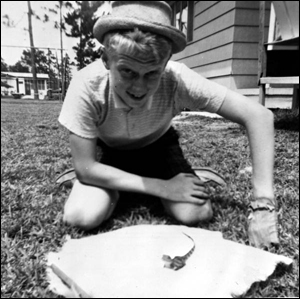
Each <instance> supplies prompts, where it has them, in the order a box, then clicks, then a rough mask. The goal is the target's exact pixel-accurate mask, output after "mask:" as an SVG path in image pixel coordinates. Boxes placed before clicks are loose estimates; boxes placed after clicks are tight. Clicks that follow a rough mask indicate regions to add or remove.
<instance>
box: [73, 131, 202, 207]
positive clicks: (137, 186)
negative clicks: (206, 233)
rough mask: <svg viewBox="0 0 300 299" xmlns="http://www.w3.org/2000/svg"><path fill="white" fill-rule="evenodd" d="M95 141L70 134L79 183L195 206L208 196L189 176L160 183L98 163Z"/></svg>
mask: <svg viewBox="0 0 300 299" xmlns="http://www.w3.org/2000/svg"><path fill="white" fill-rule="evenodd" d="M96 142H97V140H96V139H85V138H81V137H79V136H77V135H75V134H72V133H71V135H70V144H71V153H72V158H73V164H74V167H75V171H76V176H77V178H78V179H79V181H81V182H82V183H85V184H88V185H93V186H99V187H103V188H107V189H112V190H118V191H130V192H137V193H144V194H150V195H154V196H157V197H161V198H164V199H168V200H171V201H178V202H190V203H196V204H203V202H204V201H203V198H207V197H208V195H207V194H206V192H205V187H204V184H203V182H201V181H200V180H199V179H198V178H196V177H195V176H192V175H188V174H186V175H185V174H179V175H178V176H176V177H174V178H172V179H170V180H161V179H155V178H147V177H141V176H138V175H135V174H131V173H128V172H125V171H122V170H120V169H117V168H115V167H111V166H109V165H105V164H102V163H99V162H98V161H96ZM199 198H202V200H201V199H199Z"/></svg>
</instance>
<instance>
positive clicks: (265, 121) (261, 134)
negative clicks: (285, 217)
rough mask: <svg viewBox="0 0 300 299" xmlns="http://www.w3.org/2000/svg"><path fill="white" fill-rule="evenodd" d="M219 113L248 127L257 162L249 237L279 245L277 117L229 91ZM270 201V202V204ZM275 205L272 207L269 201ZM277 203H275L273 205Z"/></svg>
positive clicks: (259, 243)
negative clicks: (275, 187) (275, 176)
mask: <svg viewBox="0 0 300 299" xmlns="http://www.w3.org/2000/svg"><path fill="white" fill-rule="evenodd" d="M219 114H220V115H221V116H223V117H225V118H227V119H230V120H232V121H235V122H237V123H240V124H242V125H244V126H245V127H246V129H247V133H248V138H249V142H250V150H251V157H252V164H253V176H252V184H253V198H252V200H254V201H253V202H252V206H253V204H254V206H256V207H257V206H260V207H263V208H258V209H257V208H252V210H251V213H250V215H249V218H248V236H249V241H250V243H251V244H253V245H255V246H256V247H260V248H264V247H270V246H271V245H272V244H278V243H279V239H278V230H277V213H276V210H275V196H274V190H273V167H274V123H273V122H274V119H273V114H272V112H270V111H269V110H268V109H266V108H265V107H263V106H261V105H260V104H258V103H255V102H253V101H251V100H250V99H247V98H245V97H244V96H242V95H239V94H238V93H235V92H232V91H229V92H228V94H227V96H226V99H225V102H224V104H223V106H222V107H221V109H220V110H219ZM266 203H267V204H266ZM269 203H270V204H271V208H270V206H268V204H269ZM272 203H273V204H274V205H273V204H272Z"/></svg>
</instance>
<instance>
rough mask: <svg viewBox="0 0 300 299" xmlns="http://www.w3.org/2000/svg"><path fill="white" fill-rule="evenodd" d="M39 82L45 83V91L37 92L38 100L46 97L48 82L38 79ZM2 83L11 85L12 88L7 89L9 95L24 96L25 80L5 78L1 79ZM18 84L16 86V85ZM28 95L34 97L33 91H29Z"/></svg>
mask: <svg viewBox="0 0 300 299" xmlns="http://www.w3.org/2000/svg"><path fill="white" fill-rule="evenodd" d="M39 80H43V81H44V82H45V90H39V91H38V92H39V97H40V99H44V97H45V96H46V95H47V89H48V82H47V81H48V80H46V79H39ZM3 81H5V82H7V84H9V85H11V86H12V87H11V88H9V89H7V90H8V91H9V93H10V94H12V93H15V92H17V93H20V94H24V95H26V90H25V78H18V81H17V78H5V79H3ZM17 82H18V84H17ZM30 92H31V93H30V95H31V96H34V90H33V89H31V91H30Z"/></svg>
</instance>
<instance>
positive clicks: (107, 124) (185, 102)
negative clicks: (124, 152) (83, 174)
mask: <svg viewBox="0 0 300 299" xmlns="http://www.w3.org/2000/svg"><path fill="white" fill-rule="evenodd" d="M110 82H111V80H110V73H109V70H107V69H106V68H105V67H104V65H103V63H102V61H101V60H98V61H96V62H93V63H91V64H90V65H89V66H87V67H86V68H84V69H82V70H81V71H79V72H78V73H77V74H76V75H75V76H74V78H73V79H72V81H71V84H70V86H69V89H68V92H67V95H66V98H65V101H64V104H63V107H62V110H61V113H60V116H59V122H60V123H61V124H62V125H63V126H65V127H66V128H67V129H68V130H69V131H71V132H73V133H74V134H76V135H78V136H80V137H83V138H92V139H93V138H100V139H101V140H102V141H103V142H105V143H106V144H107V145H108V146H110V147H114V148H119V149H134V148H140V147H144V146H146V145H148V144H150V143H152V142H154V141H156V140H157V139H159V138H160V137H161V136H162V135H163V134H164V133H165V132H167V130H168V129H169V128H170V126H171V122H172V119H173V117H174V116H175V115H177V114H178V113H180V112H181V111H182V110H183V109H184V108H188V109H190V110H192V111H207V112H212V113H215V112H217V111H218V109H219V108H220V107H221V105H222V103H223V101H224V98H225V96H226V92H227V88H226V87H224V86H221V85H219V84H217V83H214V82H212V81H209V80H207V79H205V78H204V77H202V76H201V75H199V74H198V73H196V72H194V71H193V70H191V69H189V68H188V67H186V66H185V65H184V64H181V63H178V62H174V61H169V62H168V64H167V66H166V69H165V71H164V74H163V75H162V78H161V82H160V85H159V88H158V90H157V91H156V93H155V94H154V96H153V97H152V98H150V99H149V101H148V102H147V103H146V104H145V105H144V106H143V107H139V108H134V109H132V108H130V107H128V106H127V105H126V104H125V103H124V102H123V101H122V100H121V99H120V98H119V97H118V95H116V94H115V93H114V92H113V89H112V88H111V86H110Z"/></svg>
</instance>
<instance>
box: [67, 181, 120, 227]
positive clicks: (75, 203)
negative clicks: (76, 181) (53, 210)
mask: <svg viewBox="0 0 300 299" xmlns="http://www.w3.org/2000/svg"><path fill="white" fill-rule="evenodd" d="M74 186H75V185H74ZM75 188H76V187H75ZM79 188H82V186H81V187H80V186H77V189H75V190H72V191H71V194H70V197H69V199H68V201H67V202H66V204H65V207H64V216H63V221H64V223H65V224H67V225H71V226H75V227H78V228H80V229H83V230H86V231H87V230H91V229H93V228H96V227H98V226H99V225H101V224H102V223H103V222H104V221H105V220H107V219H108V218H109V217H110V215H111V214H112V212H113V210H114V207H115V205H116V203H117V201H118V198H119V194H118V192H116V191H112V190H104V189H99V190H95V189H94V190H93V189H92V188H95V187H89V186H87V187H85V188H86V191H87V192H86V193H83V192H81V191H82V190H80V189H79ZM78 191H79V192H78ZM72 192H73V194H72ZM78 193H79V194H78Z"/></svg>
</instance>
